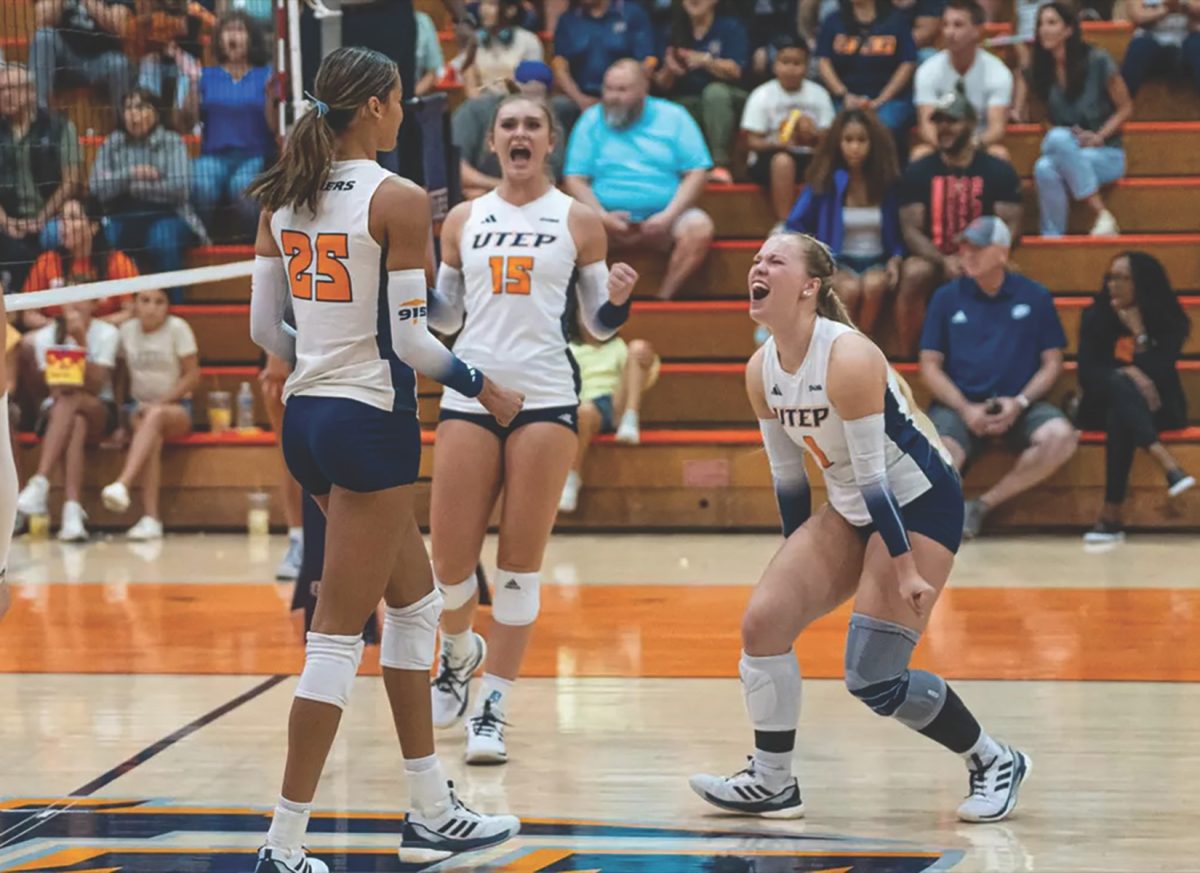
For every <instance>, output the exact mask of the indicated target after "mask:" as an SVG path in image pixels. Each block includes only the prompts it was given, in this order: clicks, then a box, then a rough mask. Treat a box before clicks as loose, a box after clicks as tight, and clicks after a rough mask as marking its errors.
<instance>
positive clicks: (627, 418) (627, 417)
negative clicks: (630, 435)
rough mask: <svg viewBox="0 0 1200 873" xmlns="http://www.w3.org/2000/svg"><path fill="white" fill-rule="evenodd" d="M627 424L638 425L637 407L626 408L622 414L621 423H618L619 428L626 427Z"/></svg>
mask: <svg viewBox="0 0 1200 873" xmlns="http://www.w3.org/2000/svg"><path fill="white" fill-rule="evenodd" d="M625 425H629V426H630V427H637V426H638V412H637V410H636V409H626V410H625V412H624V414H622V416H621V423H620V424H619V425H618V428H622V427H625Z"/></svg>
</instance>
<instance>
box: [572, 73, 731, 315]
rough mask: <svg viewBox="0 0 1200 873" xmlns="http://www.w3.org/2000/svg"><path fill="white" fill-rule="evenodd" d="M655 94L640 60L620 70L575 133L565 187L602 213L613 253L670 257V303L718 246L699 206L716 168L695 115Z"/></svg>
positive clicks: (663, 294)
mask: <svg viewBox="0 0 1200 873" xmlns="http://www.w3.org/2000/svg"><path fill="white" fill-rule="evenodd" d="M649 87H650V79H649V76H648V75H647V73H646V71H645V69H644V68H643V67H642V65H641V64H639V63H638V62H637V61H633V60H624V61H618V62H617V63H615V64H613V65H612V67H611V68H610V69H609V71H608V73H606V74H605V76H604V102H603V104H602V105H599V106H593V107H592V108H591V109H589V110H587V111H586V112H585V113H584V114H583V116H582V117H581V118H580V119H579V124H578V125H577V126H576V128H575V130H574V132H572V134H571V140H570V142H569V143H568V145H567V165H566V170H565V179H564V185H565V188H566V190H567V193H569V194H570V195H571V196H573V197H574V198H575V199H576V200H579V201H582V202H583V203H586V204H588V205H589V206H592V207H594V208H595V209H598V210H599V211H600V215H601V217H602V218H603V221H604V226H605V228H606V229H607V231H608V240H609V248H610V250H611V251H614V252H615V251H620V250H623V249H629V248H635V247H640V248H650V249H653V250H656V251H660V252H668V251H669V252H670V257H669V259H668V261H667V269H666V274H665V276H664V277H663V282H662V286H661V287H660V289H659V295H658V296H659V297H660V298H662V299H664V300H668V299H670V298H671V297H673V296H674V295H675V292H677V291H678V290H679V289H680V287H681V286H682V285H683V283H684V282H685V281H686V280H687V279H688V277H689V276H691V275H692V273H693V272H695V270H696V268H698V267H699V266H700V264H701V262H703V261H704V258H705V256H706V255H707V254H708V249H709V246H711V245H712V238H713V222H712V219H711V218H709V216H708V215H707V214H706V213H705V212H704V211H703V210H702V209H699V208H698V207H697V206H696V203H697V202H698V201H699V199H700V195H701V193H702V192H703V191H704V184H705V180H706V179H707V177H708V171H709V169H710V168H711V166H712V162H711V160H710V158H709V156H708V149H707V148H705V146H704V136H703V135H702V134H701V133H700V127H699V126H698V125H697V124H696V122H695V121H694V120H693V119H692V117H691V116H690V115H689V114H688V112H687V110H686V109H684V108H683V107H682V106H679V105H678V104H676V103H671V102H669V101H667V100H660V99H659V98H657V97H649V96H647V95H648V92H649Z"/></svg>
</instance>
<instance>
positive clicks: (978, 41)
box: [912, 0, 1013, 161]
mask: <svg viewBox="0 0 1200 873" xmlns="http://www.w3.org/2000/svg"><path fill="white" fill-rule="evenodd" d="M983 23H984V17H983V7H982V6H980V5H979V3H978V2H976V0H950V2H949V3H948V4H947V5H946V11H945V13H943V15H942V43H943V44H944V45H945V46H946V47H945V48H944V49H942V50H941V51H940V52H938V53H937V54H935V55H934V56H933V57H931V58H930V59H929V60H927V61H925V62H924V63H923V64H921V66H920V67H918V68H917V74H916V78H915V83H916V87H915V100H916V104H917V126H918V142H917V144H916V146H915V147H914V148H913V151H912V157H913V159H914V160H916V159H917V158H923V157H925V156H926V155H928V154H931V153H932V152H933V151H935V150H936V148H937V129H936V128H935V127H934V126H933V110H934V108H935V107H936V106H937V99H938V98H939V97H941V96H942V95H943V94H946V93H949V92H950V91H953V90H955V89H956V88H957V87H958V85H959V83H960V82H961V83H962V88H963V92H964V93H965V94H966V96H967V99H968V100H970V101H971V105H972V106H974V107H975V115H976V116H977V117H978V119H979V123H978V126H977V128H976V130H975V144H976V146H977V147H978V148H982V149H986V150H987V152H988V153H989V154H992V155H995V156H996V157H998V158H1000V159H1001V160H1004V161H1007V160H1008V159H1009V157H1008V150H1007V149H1006V148H1005V147H1004V146H1003V144H1002V141H1003V140H1004V133H1005V131H1006V129H1007V128H1008V114H1009V111H1010V109H1011V104H1012V96H1013V77H1012V73H1011V72H1009V69H1008V67H1006V66H1005V65H1004V62H1003V61H1002V60H1000V59H999V58H998V57H996V56H995V55H993V54H992V53H991V52H989V51H986V50H985V49H984V48H983Z"/></svg>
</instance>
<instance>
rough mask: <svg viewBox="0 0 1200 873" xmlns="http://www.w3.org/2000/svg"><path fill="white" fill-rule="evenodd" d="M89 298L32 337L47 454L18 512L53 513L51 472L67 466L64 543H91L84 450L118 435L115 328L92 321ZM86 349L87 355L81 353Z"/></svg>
mask: <svg viewBox="0 0 1200 873" xmlns="http://www.w3.org/2000/svg"><path fill="white" fill-rule="evenodd" d="M94 309H95V304H94V302H93V301H91V300H83V301H80V302H78V303H68V304H66V305H64V306H63V308H62V310H63V311H62V315H60V316H59V317H58V318H57V319H56V320H55V321H53V322H51V323H50V324H47V325H46V326H45V327H43V328H41V329H40V330H38V331H36V332H34V333H33V334H32V335H31V339H30V340H29V341H30V342H31V343H32V345H33V353H34V356H35V360H36V362H37V367H38V370H39V371H40V372H41V373H43V374H44V377H45V380H44V385H43V386H29V387H30V389H36V390H37V392H38V393H39V394H45V393H48V394H49V397H48V398H47V399H46V400H45V401H44V402H43V403H42V416H41V417H40V418H39V422H38V427H37V430H38V431H39V432H40V433H42V454H41V457H40V458H39V460H38V468H37V472H36V473H35V474H34V475H33V476H32V477H31V478H30V480H29V482H28V483H26V485H25V487H24V488H23V489H22V490H21V493H20V495H19V496H18V497H17V511H18V512H20V513H21V514H22V515H24V516H26V517H29V516H31V515H47V514H48V513H49V508H48V505H47V504H48V498H49V496H50V478H49V477H50V474H51V473H53V472H54V469H55V467H57V466H58V465H59V463H60V462H62V464H63V487H64V491H65V499H64V502H63V508H62V526H61V527H60V528H59V531H58V538H59V539H60V540H62V541H63V542H83V541H85V540H86V539H87V538H88V532H87V528H86V527H85V526H84V522H85V521H86V520H87V513H85V512H84V511H83V506H82V504H81V503H80V500H81V498H82V496H83V474H84V462H85V460H86V449H87V446H89V445H95V444H96V443H98V442H99V441H100V440H101V439H102V438H103V437H105V436H107V435H108V434H110V433H112V431H113V428H114V427H116V423H117V409H116V406H115V405H114V403H113V390H112V372H113V368H114V367H115V366H116V362H117V345H118V342H119V337H118V331H117V328H115V327H113V325H111V324H108V323H107V322H104V321H101V320H99V319H96V318H92V313H93V310H94ZM80 350H82V353H81V352H80Z"/></svg>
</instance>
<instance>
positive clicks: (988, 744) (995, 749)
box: [963, 730, 1004, 764]
mask: <svg viewBox="0 0 1200 873" xmlns="http://www.w3.org/2000/svg"><path fill="white" fill-rule="evenodd" d="M1003 754H1004V747H1003V746H1001V745H1000V744H999V743H998V742H996V741H995V740H993V739H992V738H991V737H989V736H988V732H987V731H984V730H981V731H980V732H979V739H977V740H976V741H975V745H973V746H971V748H969V749H968V750H967V751H965V752H963V759H964V760H966V761H968V762H970V760H971V757H972V756H973V755H978V756H979V760H981V761H983V762H984V763H985V764H986V763H989V762H991V761H994V760H995V759H996V758H998V757H999V756H1000V755H1003Z"/></svg>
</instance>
